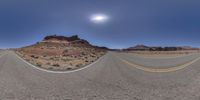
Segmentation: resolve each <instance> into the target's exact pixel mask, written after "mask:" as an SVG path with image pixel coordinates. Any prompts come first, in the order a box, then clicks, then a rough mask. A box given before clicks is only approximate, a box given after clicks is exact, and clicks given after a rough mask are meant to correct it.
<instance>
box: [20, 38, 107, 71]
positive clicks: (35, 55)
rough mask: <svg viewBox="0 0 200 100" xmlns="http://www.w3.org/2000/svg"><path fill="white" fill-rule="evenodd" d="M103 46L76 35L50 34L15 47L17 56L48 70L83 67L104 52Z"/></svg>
mask: <svg viewBox="0 0 200 100" xmlns="http://www.w3.org/2000/svg"><path fill="white" fill-rule="evenodd" d="M106 50H107V49H106V48H105V47H98V46H93V45H91V44H90V43H89V42H88V41H86V40H83V39H80V38H79V37H78V36H77V35H74V36H71V37H65V36H57V35H51V36H46V37H45V38H44V39H43V40H42V41H41V42H37V43H36V44H33V45H31V46H26V47H22V48H19V49H16V52H17V54H18V55H19V56H21V57H22V58H24V59H25V60H26V61H28V62H30V63H31V64H34V65H36V66H38V67H41V68H44V69H48V70H59V71H64V70H74V69H77V68H81V67H84V66H86V65H88V64H90V63H92V62H94V61H96V60H97V59H98V58H100V57H101V56H103V55H104V54H105V53H106Z"/></svg>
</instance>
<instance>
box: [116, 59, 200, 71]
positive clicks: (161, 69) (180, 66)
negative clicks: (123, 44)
mask: <svg viewBox="0 0 200 100" xmlns="http://www.w3.org/2000/svg"><path fill="white" fill-rule="evenodd" d="M117 58H119V59H120V60H121V61H122V62H124V63H126V64H128V65H131V66H133V67H135V68H137V69H140V70H143V71H146V72H153V73H166V72H173V71H177V70H181V69H183V68H185V67H187V66H190V65H192V64H193V63H195V62H196V61H198V60H199V59H200V57H198V58H196V59H194V60H192V61H190V62H188V63H185V64H182V65H178V66H174V67H170V68H148V67H145V66H142V65H138V64H135V63H130V62H129V61H127V60H124V59H122V58H120V57H117Z"/></svg>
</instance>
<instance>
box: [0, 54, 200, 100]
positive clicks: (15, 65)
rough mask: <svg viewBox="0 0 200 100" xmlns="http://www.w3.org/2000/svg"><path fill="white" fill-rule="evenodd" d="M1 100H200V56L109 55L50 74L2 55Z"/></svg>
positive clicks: (0, 62)
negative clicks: (156, 57) (80, 65)
mask: <svg viewBox="0 0 200 100" xmlns="http://www.w3.org/2000/svg"><path fill="white" fill-rule="evenodd" d="M172 59H173V60H172ZM160 62H162V63H160ZM135 64H136V65H140V66H137V67H136V65H135ZM153 65H155V66H153ZM183 65H185V67H181V66H183ZM140 67H142V68H143V67H144V68H149V69H158V70H163V69H166V70H167V69H168V68H171V67H180V69H177V70H169V71H167V72H149V71H148V70H143V69H142V68H141V69H140ZM0 100H200V60H199V55H198V54H195V55H189V56H183V57H177V58H176V57H175V58H163V59H155V58H142V57H136V56H134V55H131V54H125V53H115V52H108V53H107V54H106V55H105V56H103V57H102V58H101V59H99V60H98V61H97V62H96V63H95V64H92V65H91V66H90V67H87V68H85V69H82V70H79V71H76V72H72V73H49V72H45V71H41V70H38V69H36V68H34V67H32V66H30V65H28V64H27V63H24V62H23V61H22V60H21V59H19V58H18V57H17V56H16V54H15V53H14V52H12V51H3V52H0Z"/></svg>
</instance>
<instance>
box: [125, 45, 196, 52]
mask: <svg viewBox="0 0 200 100" xmlns="http://www.w3.org/2000/svg"><path fill="white" fill-rule="evenodd" d="M178 50H199V48H195V47H191V46H174V47H160V46H157V47H153V46H146V45H136V46H134V47H129V48H127V49H123V51H178Z"/></svg>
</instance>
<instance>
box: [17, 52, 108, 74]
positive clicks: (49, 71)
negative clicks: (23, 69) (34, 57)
mask: <svg viewBox="0 0 200 100" xmlns="http://www.w3.org/2000/svg"><path fill="white" fill-rule="evenodd" d="M14 54H15V55H16V57H17V58H19V59H20V60H22V61H23V62H25V63H26V64H28V65H29V66H31V67H33V68H35V69H38V70H40V71H44V72H48V73H58V74H59V73H60V74H62V73H63V74H64V73H73V72H77V71H81V70H83V69H86V68H89V67H91V66H92V65H94V64H96V63H97V62H99V61H100V60H101V59H102V58H103V57H104V56H105V55H106V54H107V53H106V54H105V55H103V56H102V57H100V58H99V59H98V60H96V61H95V62H93V63H91V64H89V65H86V66H85V67H82V68H79V69H75V70H71V71H52V70H47V69H43V68H40V67H37V66H35V65H33V64H31V63H29V62H28V61H26V60H24V59H23V58H21V57H20V56H19V55H18V54H16V53H15V52H14Z"/></svg>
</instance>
